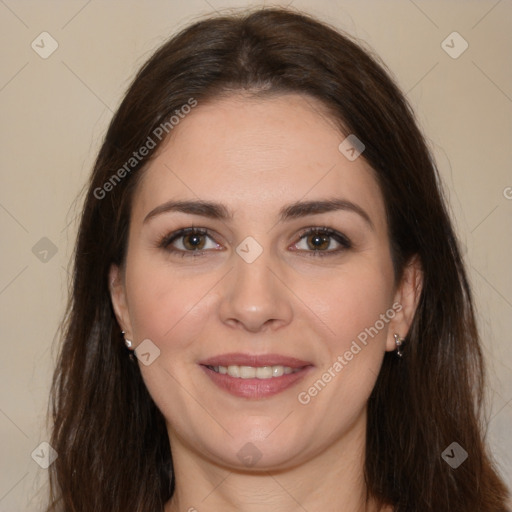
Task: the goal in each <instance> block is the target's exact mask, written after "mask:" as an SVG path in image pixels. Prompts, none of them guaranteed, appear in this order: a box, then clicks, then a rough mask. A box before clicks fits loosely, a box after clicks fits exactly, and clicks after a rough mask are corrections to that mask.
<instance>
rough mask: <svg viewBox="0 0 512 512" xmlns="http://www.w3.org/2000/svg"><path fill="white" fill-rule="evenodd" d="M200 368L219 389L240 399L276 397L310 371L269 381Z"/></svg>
mask: <svg viewBox="0 0 512 512" xmlns="http://www.w3.org/2000/svg"><path fill="white" fill-rule="evenodd" d="M201 368H202V369H203V371H204V372H205V373H206V375H208V377H210V379H211V380H212V381H213V382H214V383H215V384H217V386H219V388H222V389H224V390H225V391H227V392H228V393H231V394H232V395H234V396H238V397H242V398H252V399H261V398H268V397H271V396H274V395H277V394H278V393H281V392H282V391H285V390H286V389H288V388H290V387H291V386H293V385H294V384H296V383H297V382H298V381H300V380H302V379H303V378H304V376H305V375H306V374H307V373H308V372H309V370H311V368H312V366H305V367H303V368H301V369H300V370H299V371H298V372H294V373H288V374H286V375H281V377H272V378H270V379H256V378H255V379H240V378H237V377H231V376H230V375H227V374H222V373H217V372H216V371H214V370H210V368H208V367H207V366H204V365H201Z"/></svg>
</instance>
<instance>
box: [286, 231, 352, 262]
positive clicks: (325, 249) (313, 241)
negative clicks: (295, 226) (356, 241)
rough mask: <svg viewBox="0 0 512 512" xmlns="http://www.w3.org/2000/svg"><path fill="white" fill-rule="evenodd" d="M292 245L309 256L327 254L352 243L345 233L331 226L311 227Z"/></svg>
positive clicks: (336, 252) (339, 251)
mask: <svg viewBox="0 0 512 512" xmlns="http://www.w3.org/2000/svg"><path fill="white" fill-rule="evenodd" d="M294 247H295V249H296V250H297V251H299V252H305V253H308V254H309V255H311V256H328V255H333V254H339V253H341V252H343V251H345V250H347V249H350V248H351V247H352V244H351V242H350V240H349V239H348V238H347V237H346V236H345V235H343V234H342V233H339V232H338V231H335V230H333V229H331V228H313V229H309V230H307V231H306V232H304V233H302V236H301V237H300V240H299V242H297V243H296V244H295V245H294Z"/></svg>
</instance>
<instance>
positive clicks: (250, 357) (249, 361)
mask: <svg viewBox="0 0 512 512" xmlns="http://www.w3.org/2000/svg"><path fill="white" fill-rule="evenodd" d="M199 364H202V365H204V366H232V365H233V366H253V367H254V366H289V367H290V368H302V367H304V366H312V363H311V362H309V361H304V360H302V359H297V358H296V357H289V356H283V355H279V354H242V353H236V352H233V353H229V354H222V355H218V356H213V357H210V358H208V359H205V360H203V361H200V363H199Z"/></svg>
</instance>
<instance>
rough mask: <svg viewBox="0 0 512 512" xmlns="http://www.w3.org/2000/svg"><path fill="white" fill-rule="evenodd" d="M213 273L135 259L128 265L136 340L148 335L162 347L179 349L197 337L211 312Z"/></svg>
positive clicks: (131, 310)
mask: <svg viewBox="0 0 512 512" xmlns="http://www.w3.org/2000/svg"><path fill="white" fill-rule="evenodd" d="M214 285H215V280H214V279H213V277H212V276H209V275H204V274H203V276H201V277H199V276H186V275H184V273H180V274H178V273H177V272H176V271H173V270H171V268H170V267H168V266H166V265H158V264H155V262H154V261H153V262H151V264H149V262H148V264H145V263H144V261H140V262H137V261H134V262H133V265H131V266H128V267H127V272H126V287H127V296H128V298H130V297H132V298H134V299H133V300H131V301H130V300H129V301H128V306H129V312H130V319H131V322H132V328H133V332H134V338H135V340H137V341H141V340H143V339H146V338H149V339H150V340H152V341H153V342H154V343H155V344H157V345H158V346H159V347H160V349H161V350H162V349H165V350H177V349H178V348H180V347H181V348H183V347H185V346H187V345H188V344H189V343H190V340H193V339H195V338H196V337H197V336H198V335H199V333H200V332H201V330H202V328H203V325H204V323H205V321H206V319H207V318H208V316H209V315H210V311H211V299H212V297H213V294H209V293H208V292H209V291H210V290H211V289H212V288H213V287H214Z"/></svg>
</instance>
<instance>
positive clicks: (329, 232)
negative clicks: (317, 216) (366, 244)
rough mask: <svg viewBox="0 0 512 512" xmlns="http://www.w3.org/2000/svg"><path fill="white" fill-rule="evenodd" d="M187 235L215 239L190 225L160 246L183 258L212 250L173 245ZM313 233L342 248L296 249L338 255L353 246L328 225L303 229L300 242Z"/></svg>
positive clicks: (310, 253) (170, 235)
mask: <svg viewBox="0 0 512 512" xmlns="http://www.w3.org/2000/svg"><path fill="white" fill-rule="evenodd" d="M187 235H201V236H207V237H209V238H210V239H212V240H213V237H212V234H211V233H210V231H209V230H208V229H205V228H197V227H189V228H183V229H179V230H178V231H174V232H173V233H170V234H168V235H166V236H164V237H163V238H162V240H161V241H160V243H159V244H158V247H159V248H161V249H164V250H166V251H168V252H170V253H173V254H175V255H179V256H181V257H182V258H183V257H198V256H203V255H204V253H205V252H207V251H208V250H211V249H206V250H193V251H191V250H189V251H184V250H182V249H176V248H174V247H172V245H171V244H172V243H173V242H174V241H176V240H178V239H180V238H183V237H185V236H187ZM311 235H324V236H327V237H330V238H332V239H334V240H335V241H336V242H338V243H339V244H340V245H341V248H338V249H334V250H325V251H321V250H316V251H315V250H310V251H306V250H304V249H296V251H298V252H306V253H309V255H310V256H313V257H326V256H333V255H337V254H339V253H341V252H342V251H345V250H347V249H351V248H352V243H351V241H350V240H349V239H348V238H347V237H346V236H345V235H343V234H342V233H340V232H339V231H336V230H334V229H332V228H328V227H313V228H307V229H305V230H304V231H302V233H301V234H300V236H299V241H298V242H300V241H301V240H302V239H303V238H305V237H308V236H311ZM298 242H296V243H295V244H294V245H296V244H297V243H298ZM215 243H216V242H215Z"/></svg>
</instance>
